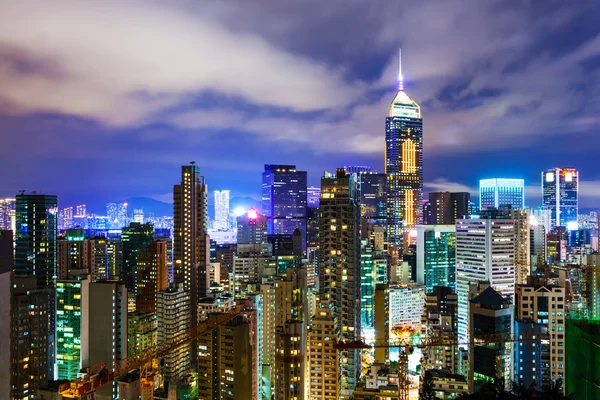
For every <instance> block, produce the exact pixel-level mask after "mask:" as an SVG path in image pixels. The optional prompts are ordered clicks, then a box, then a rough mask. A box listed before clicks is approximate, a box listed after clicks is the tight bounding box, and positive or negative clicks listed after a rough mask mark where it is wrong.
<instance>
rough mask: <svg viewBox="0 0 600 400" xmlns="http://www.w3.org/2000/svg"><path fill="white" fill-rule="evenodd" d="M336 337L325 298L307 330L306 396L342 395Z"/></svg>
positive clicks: (325, 399) (323, 399)
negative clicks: (307, 377) (307, 385)
mask: <svg viewBox="0 0 600 400" xmlns="http://www.w3.org/2000/svg"><path fill="white" fill-rule="evenodd" d="M321 196H322V195H321ZM340 338H341V335H340V330H339V324H338V322H337V321H336V317H335V314H334V312H333V309H332V307H330V306H329V305H328V304H327V303H326V302H324V303H321V304H320V306H319V307H318V308H317V313H316V314H315V315H314V316H313V318H312V327H311V329H310V330H309V332H308V363H309V372H310V397H309V398H310V399H314V400H338V399H339V398H340V397H341V396H342V394H341V393H340V388H339V383H340V381H341V379H342V377H341V374H340V367H341V366H340V354H339V353H341V351H338V350H337V349H336V348H335V346H336V343H337V341H338V340H340Z"/></svg>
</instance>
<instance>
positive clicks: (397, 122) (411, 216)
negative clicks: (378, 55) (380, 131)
mask: <svg viewBox="0 0 600 400" xmlns="http://www.w3.org/2000/svg"><path fill="white" fill-rule="evenodd" d="M401 54H402V53H400V63H399V65H400V68H399V75H398V92H397V93H396V96H395V97H394V100H393V101H392V104H391V105H390V111H389V114H388V116H387V117H386V118H385V173H386V174H387V218H386V220H387V241H388V245H389V247H388V249H389V251H390V254H391V256H392V259H393V260H394V259H395V260H397V258H398V257H399V255H400V254H402V252H403V251H404V250H405V249H407V248H408V246H409V244H410V234H409V233H410V231H411V230H413V229H415V226H416V225H417V224H419V219H420V213H421V207H420V201H421V193H422V191H423V119H422V118H421V107H420V106H419V105H418V104H417V103H416V102H415V101H414V100H413V99H411V98H410V97H409V96H408V95H407V94H406V93H405V92H404V82H403V78H402V57H401Z"/></svg>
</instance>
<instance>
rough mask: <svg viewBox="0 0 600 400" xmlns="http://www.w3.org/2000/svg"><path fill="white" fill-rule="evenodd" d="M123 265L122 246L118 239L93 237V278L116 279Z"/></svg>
mask: <svg viewBox="0 0 600 400" xmlns="http://www.w3.org/2000/svg"><path fill="white" fill-rule="evenodd" d="M122 265H123V246H122V243H121V241H120V240H111V239H107V238H104V237H96V238H94V267H93V271H94V274H93V279H94V280H109V279H117V277H118V276H119V274H120V273H121V268H122Z"/></svg>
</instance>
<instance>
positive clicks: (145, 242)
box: [119, 222, 154, 293]
mask: <svg viewBox="0 0 600 400" xmlns="http://www.w3.org/2000/svg"><path fill="white" fill-rule="evenodd" d="M153 240H154V227H153V226H152V224H140V223H137V222H132V223H131V224H129V226H128V227H126V228H123V230H122V233H121V244H122V246H123V269H122V271H121V275H120V276H119V278H121V280H122V281H123V282H125V284H126V285H127V290H128V291H129V292H130V293H137V282H136V280H137V262H138V255H139V253H140V252H142V251H145V250H147V249H148V248H149V246H150V242H152V241H153Z"/></svg>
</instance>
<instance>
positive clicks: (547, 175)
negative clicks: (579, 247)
mask: <svg viewBox="0 0 600 400" xmlns="http://www.w3.org/2000/svg"><path fill="white" fill-rule="evenodd" d="M578 192H579V173H578V172H577V170H576V169H573V168H553V169H549V170H547V171H543V172H542V205H543V206H544V208H545V209H546V210H550V230H552V228H554V227H555V226H564V227H565V228H567V229H569V230H574V229H577V215H578V210H579V197H578Z"/></svg>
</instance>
